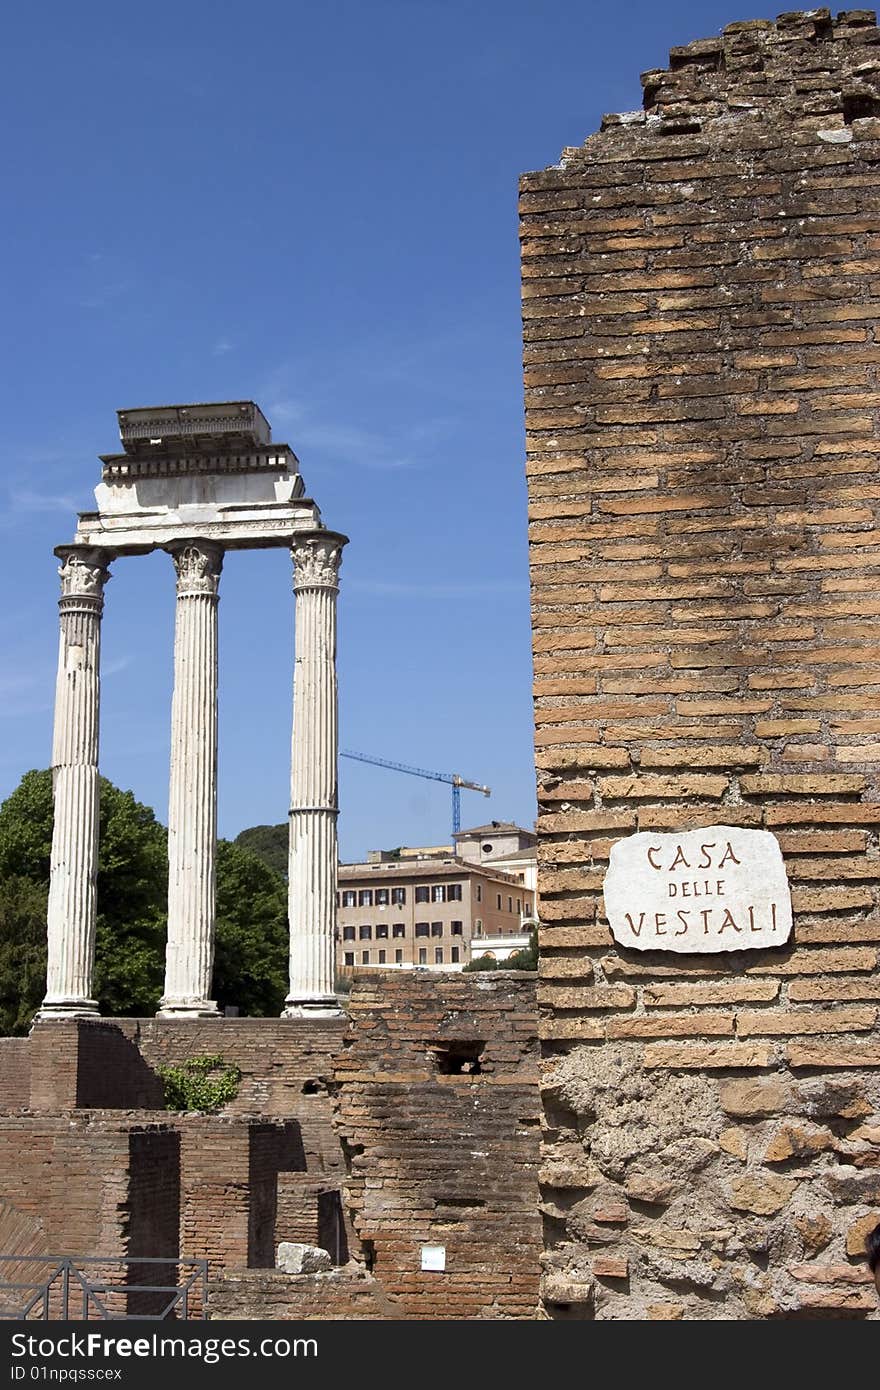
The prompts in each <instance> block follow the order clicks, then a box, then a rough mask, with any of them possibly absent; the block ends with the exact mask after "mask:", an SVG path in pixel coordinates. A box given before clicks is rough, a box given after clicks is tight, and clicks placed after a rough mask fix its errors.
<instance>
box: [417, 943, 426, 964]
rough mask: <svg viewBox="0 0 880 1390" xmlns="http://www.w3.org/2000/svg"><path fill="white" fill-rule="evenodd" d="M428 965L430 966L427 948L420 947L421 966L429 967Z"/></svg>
mask: <svg viewBox="0 0 880 1390" xmlns="http://www.w3.org/2000/svg"><path fill="white" fill-rule="evenodd" d="M427 964H428V951H427V947H425V946H420V947H419V965H427Z"/></svg>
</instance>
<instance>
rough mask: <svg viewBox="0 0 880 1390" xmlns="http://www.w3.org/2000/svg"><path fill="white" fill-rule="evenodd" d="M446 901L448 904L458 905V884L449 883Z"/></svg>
mask: <svg viewBox="0 0 880 1390" xmlns="http://www.w3.org/2000/svg"><path fill="white" fill-rule="evenodd" d="M446 901H447V902H448V903H460V902H461V884H460V883H450V884H449V886H448V887H447V889H446Z"/></svg>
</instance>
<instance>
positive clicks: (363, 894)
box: [358, 888, 373, 907]
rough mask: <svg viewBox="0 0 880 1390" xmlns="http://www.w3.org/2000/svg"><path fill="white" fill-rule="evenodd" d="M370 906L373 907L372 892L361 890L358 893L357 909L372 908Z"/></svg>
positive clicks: (368, 889)
mask: <svg viewBox="0 0 880 1390" xmlns="http://www.w3.org/2000/svg"><path fill="white" fill-rule="evenodd" d="M372 906H373V890H372V888H362V889H361V891H360V892H359V893H358V907H372Z"/></svg>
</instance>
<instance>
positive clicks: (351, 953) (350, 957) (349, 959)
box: [345, 951, 354, 965]
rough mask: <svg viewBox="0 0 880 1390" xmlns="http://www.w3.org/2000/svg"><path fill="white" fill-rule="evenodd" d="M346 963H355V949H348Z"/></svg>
mask: <svg viewBox="0 0 880 1390" xmlns="http://www.w3.org/2000/svg"><path fill="white" fill-rule="evenodd" d="M345 963H346V965H354V951H346V953H345Z"/></svg>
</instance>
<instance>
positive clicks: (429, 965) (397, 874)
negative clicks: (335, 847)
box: [337, 826, 536, 974]
mask: <svg viewBox="0 0 880 1390" xmlns="http://www.w3.org/2000/svg"><path fill="white" fill-rule="evenodd" d="M513 829H514V830H518V827H513ZM485 830H486V827H483V826H480V827H477V829H476V830H475V831H464V832H462V835H461V836H460V837H456V838H457V840H461V839H462V838H465V837H470V838H465V847H466V849H467V850H468V851H469V853H470V854H474V853H475V851H474V848H473V846H474V844H475V843H477V842H479V844H488V843H489V842H490V841H489V840H488V839H487V838H486V837H485V836H484V835H483V834H482V832H483V831H485ZM519 836H520V837H526V838H531V839H532V840H533V839H534V835H533V834H532V832H530V831H519ZM515 840H517V836H515V835H510V836H507V837H506V838H503V839H502V838H501V837H499V854H500V853H502V852H504V853H506V854H507V855H515V854H517V853H519V852H521V850H522V849H524V848H525V849H527V848H528V846H527V845H522V844H519V843H517V844H514V841H515ZM515 862H516V861H515V860H514V863H515ZM526 877H527V866H526V865H525V864H523V865H522V867H518V868H515V869H514V870H513V871H511V870H509V869H507V868H506V867H505V868H503V869H502V868H500V867H498V866H497V865H496V864H495V863H494V862H491V859H490V856H489V855H487V856H486V861H485V862H482V863H481V862H479V861H478V860H475V859H471V858H465V857H464V856H462V855H461V854H460V853H459V854H453V853H452V852H451V850H450V848H449V847H448V846H441V847H439V848H435V847H432V848H430V849H422V850H418V849H400V850H394V851H390V852H389V851H381V850H375V851H371V853H370V855H369V856H368V859H367V861H366V862H365V863H361V864H340V866H339V883H338V894H337V919H338V931H337V965H338V968H339V971H340V972H341V973H343V974H344V973H346V972H350V971H352V970H354V969H361V968H363V967H369V966H378V967H388V966H400V967H401V968H406V969H414V968H421V969H429V970H431V969H433V970H460V969H462V967H463V966H464V965H466V964H467V963H468V962H469V961H470V960H471V959H473V958H474V957H475V956H480V955H484V954H487V953H493V954H496V955H497V957H498V959H503V958H504V957H505V956H507V955H509V954H510V953H511V952H512V951H513V950H517V949H519V948H520V947H521V946H524V945H525V944H526V942H527V926H526V930H525V931H524V924H529V923H531V922H532V921H533V920H535V916H536V901H535V893H534V888H533V887H532V886H529V885H528V884H527V882H526Z"/></svg>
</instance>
